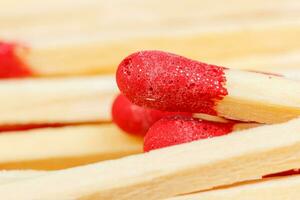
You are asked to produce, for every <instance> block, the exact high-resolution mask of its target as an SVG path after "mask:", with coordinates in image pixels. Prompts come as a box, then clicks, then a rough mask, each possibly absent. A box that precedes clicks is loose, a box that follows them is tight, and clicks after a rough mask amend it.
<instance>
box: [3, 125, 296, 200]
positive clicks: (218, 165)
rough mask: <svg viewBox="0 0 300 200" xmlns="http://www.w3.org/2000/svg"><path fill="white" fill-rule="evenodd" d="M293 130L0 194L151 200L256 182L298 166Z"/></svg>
mask: <svg viewBox="0 0 300 200" xmlns="http://www.w3.org/2000/svg"><path fill="white" fill-rule="evenodd" d="M299 131H300V119H295V120H292V121H290V122H286V123H283V124H276V125H266V126H262V127H258V128H253V129H249V130H245V131H240V132H237V133H236V134H229V135H226V136H222V137H217V138H212V139H207V140H202V141H196V142H192V143H188V144H182V145H178V146H173V147H169V148H164V149H159V150H156V151H152V152H150V153H146V154H140V155H134V156H129V157H126V158H122V159H118V160H111V161H105V162H101V163H98V164H92V165H88V166H82V167H77V168H74V169H67V170H60V171H57V172H53V173H51V174H49V175H45V176H41V177H36V178H34V179H27V180H24V181H20V182H14V183H11V184H5V185H2V186H0V193H1V195H2V198H5V199H20V198H22V199H25V200H26V199H45V200H47V199H57V198H60V199H68V198H72V199H131V200H133V199H149V200H152V199H163V198H169V197H174V196H176V195H180V194H187V193H191V192H196V191H203V190H208V189H212V188H215V187H220V186H225V185H231V184H234V183H239V182H244V181H250V180H258V179H261V177H262V176H263V175H266V174H272V173H276V172H281V171H286V170H289V169H294V168H297V167H299V165H300V153H299V152H300V151H299V149H300V135H299ZM45 185H47V187H45ZM15 191H18V192H15ZM141 191H142V192H141Z"/></svg>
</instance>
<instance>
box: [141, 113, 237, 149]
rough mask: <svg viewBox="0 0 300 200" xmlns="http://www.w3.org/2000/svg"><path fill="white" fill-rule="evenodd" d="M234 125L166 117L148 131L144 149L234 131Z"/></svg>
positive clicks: (189, 118)
mask: <svg viewBox="0 0 300 200" xmlns="http://www.w3.org/2000/svg"><path fill="white" fill-rule="evenodd" d="M233 125H234V123H219V122H209V121H204V120H200V119H195V118H191V117H186V116H171V117H166V118H163V119H161V120H159V121H157V122H156V123H155V124H153V126H152V127H151V128H150V129H149V131H148V132H147V134H146V136H145V138H144V151H145V152H148V151H151V150H154V149H159V148H163V147H168V146H172V145H176V144H182V143H186V142H191V141H194V140H199V139H206V138H211V137H216V136H221V135H225V134H228V133H230V132H232V128H233Z"/></svg>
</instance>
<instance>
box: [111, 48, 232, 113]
mask: <svg viewBox="0 0 300 200" xmlns="http://www.w3.org/2000/svg"><path fill="white" fill-rule="evenodd" d="M224 69H225V68H224V67H218V66H215V65H209V64H205V63H202V62H198V61H194V60H190V59H188V58H185V57H182V56H178V55H175V54H171V53H166V52H162V51H141V52H137V53H134V54H132V55H130V56H128V57H127V58H125V59H124V60H123V61H122V62H121V63H120V65H119V68H118V71H117V83H118V86H119V88H120V90H121V91H122V93H123V94H124V95H125V96H126V97H128V98H129V99H130V100H131V101H132V102H133V103H135V104H137V105H140V106H146V107H149V108H154V109H158V110H166V111H176V112H177V111H180V112H194V113H196V112H197V113H207V114H211V115H216V114H217V113H216V111H215V109H214V107H215V104H216V101H218V100H222V98H223V97H224V96H226V95H227V90H226V88H225V87H224V86H225V82H226V78H225V76H224Z"/></svg>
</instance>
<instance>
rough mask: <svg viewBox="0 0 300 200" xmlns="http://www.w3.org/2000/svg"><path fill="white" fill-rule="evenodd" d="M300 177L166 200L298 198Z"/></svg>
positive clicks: (243, 185)
mask: <svg viewBox="0 0 300 200" xmlns="http://www.w3.org/2000/svg"><path fill="white" fill-rule="evenodd" d="M299 187H300V176H299V175H294V176H288V177H280V178H271V179H267V180H262V181H253V182H250V183H244V184H241V185H233V186H230V187H227V188H220V189H216V190H211V191H207V192H199V193H195V194H190V195H182V196H178V197H173V198H168V199H167V200H186V199H189V200H220V199H222V200H249V199H255V200H265V199H272V200H282V199H299V198H300V191H299Z"/></svg>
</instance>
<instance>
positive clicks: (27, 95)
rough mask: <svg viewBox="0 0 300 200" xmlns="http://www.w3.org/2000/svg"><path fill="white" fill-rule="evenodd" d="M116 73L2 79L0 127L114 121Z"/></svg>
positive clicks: (0, 89) (0, 88) (0, 82)
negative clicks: (71, 76) (113, 74)
mask: <svg viewBox="0 0 300 200" xmlns="http://www.w3.org/2000/svg"><path fill="white" fill-rule="evenodd" d="M116 94H117V88H116V86H115V81H114V78H113V77H112V76H96V77H82V78H49V79H20V80H19V79H13V80H1V81H0V110H1V113H0V126H5V125H18V124H19V125H22V124H23V125H24V124H25V125H26V124H50V125H51V124H56V123H59V124H69V123H71V124H73V123H86V122H109V121H111V116H110V109H111V104H112V101H113V98H114V97H115V95H116Z"/></svg>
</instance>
